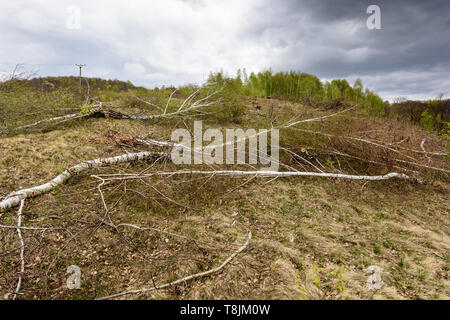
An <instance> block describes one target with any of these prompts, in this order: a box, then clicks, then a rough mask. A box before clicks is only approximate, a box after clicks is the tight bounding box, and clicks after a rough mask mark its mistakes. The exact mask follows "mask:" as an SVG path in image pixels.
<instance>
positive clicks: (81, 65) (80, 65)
mask: <svg viewBox="0 0 450 320" xmlns="http://www.w3.org/2000/svg"><path fill="white" fill-rule="evenodd" d="M76 66H77V67H78V68H80V96H81V69H83V67H85V66H86V65H85V64H76Z"/></svg>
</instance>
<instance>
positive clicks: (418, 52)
mask: <svg viewBox="0 0 450 320" xmlns="http://www.w3.org/2000/svg"><path fill="white" fill-rule="evenodd" d="M371 4H376V5H378V6H379V7H380V9H381V24H382V30H369V29H368V28H367V26H366V21H367V18H368V17H369V15H368V14H367V13H366V10H367V7H368V6H369V5H371ZM278 5H279V2H278V1H268V2H267V3H266V5H265V6H260V7H259V8H258V10H259V12H260V14H261V16H262V17H265V18H260V19H258V22H259V23H258V24H255V25H253V26H252V28H251V32H252V33H253V35H254V36H255V37H257V38H259V39H260V40H261V41H264V38H265V37H266V36H267V35H269V34H270V35H271V39H273V40H274V39H276V42H278V43H288V45H287V46H286V50H285V52H284V54H283V55H282V58H281V59H278V60H277V61H273V64H272V67H274V69H275V70H289V69H300V70H303V71H306V72H310V73H312V74H316V75H318V76H319V77H322V78H336V77H352V78H355V76H359V77H361V78H363V79H364V80H365V82H366V83H368V84H369V86H371V87H372V89H375V90H381V91H383V92H386V93H389V94H388V95H394V94H395V92H396V91H398V92H399V93H401V94H405V93H409V94H423V95H434V94H436V93H438V92H445V93H447V94H449V93H450V92H449V87H448V86H446V85H448V76H447V74H448V73H449V72H450V69H449V62H450V35H449V34H450V32H449V30H450V17H449V15H448V13H449V12H450V1H445V0H443V1H406V0H404V1H375V0H372V1H351V0H341V1H313V0H300V1H288V2H284V6H283V7H277V6H278ZM274 7H277V9H276V10H272V8H274ZM257 16H258V15H257ZM264 22H266V23H264ZM413 74H414V75H416V76H412V75H413ZM401 75H404V76H406V75H408V77H407V78H404V79H398V77H399V76H401ZM383 76H384V77H383ZM417 76H419V77H417ZM421 77H423V78H421ZM435 77H436V78H435ZM380 78H383V80H382V81H380ZM431 83H432V84H433V87H430V84H431ZM405 89H406V90H405ZM411 89H414V91H409V90H411ZM405 91H406V92H405Z"/></svg>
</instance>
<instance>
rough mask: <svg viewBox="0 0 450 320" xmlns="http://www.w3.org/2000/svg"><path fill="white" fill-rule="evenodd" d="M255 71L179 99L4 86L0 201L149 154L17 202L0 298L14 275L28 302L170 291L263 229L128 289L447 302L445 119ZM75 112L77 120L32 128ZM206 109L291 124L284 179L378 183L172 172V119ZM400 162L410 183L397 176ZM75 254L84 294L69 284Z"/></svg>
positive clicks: (241, 119) (130, 90)
mask: <svg viewBox="0 0 450 320" xmlns="http://www.w3.org/2000/svg"><path fill="white" fill-rule="evenodd" d="M255 77H256V78H257V76H256V75H255ZM311 77H312V76H311ZM249 78H250V79H242V83H241V85H240V86H239V85H238V86H236V79H231V80H230V79H228V80H227V79H225V80H224V79H218V77H217V75H216V76H215V78H212V79H210V82H209V84H207V85H206V86H205V87H202V88H198V87H195V86H185V87H180V88H178V90H177V91H176V92H174V88H169V89H167V88H162V89H158V90H148V89H145V88H137V87H134V86H133V85H132V84H129V83H126V82H117V83H113V82H107V81H101V80H98V79H97V80H95V81H93V80H89V95H87V86H85V87H83V94H82V96H79V95H78V92H77V91H78V87H77V86H76V81H75V80H76V79H75V78H74V79H72V80H67V79H56V78H49V79H46V80H42V79H41V80H39V81H38V80H34V82H33V81H28V82H21V81H17V82H12V83H4V84H3V85H2V86H1V88H0V92H1V93H0V96H1V100H0V106H1V108H2V109H1V113H0V116H1V120H0V128H1V129H3V133H2V134H0V146H1V148H0V201H5V200H7V199H8V198H11V197H12V196H14V195H11V193H12V192H15V191H18V190H21V189H24V188H30V187H33V186H38V185H41V184H43V183H46V182H48V181H50V180H52V179H53V178H55V177H56V176H57V175H59V174H64V172H65V170H66V169H68V168H71V167H73V166H75V165H77V164H79V163H82V162H84V161H87V160H93V159H99V158H110V157H115V156H120V155H130V154H134V153H138V152H152V153H154V154H153V156H151V157H147V158H145V160H142V161H133V162H124V163H116V164H113V165H104V166H101V167H99V168H91V169H90V170H86V171H83V172H81V173H80V174H74V175H73V176H70V179H68V180H67V181H66V182H65V183H64V184H61V185H58V186H55V187H54V188H51V190H50V191H49V192H45V193H43V194H39V195H38V194H33V195H32V196H30V197H27V198H26V199H24V201H23V202H22V204H23V206H18V205H17V206H14V207H12V208H5V209H4V210H3V212H2V213H0V235H1V237H2V239H4V241H2V243H1V249H0V265H1V271H0V273H1V275H2V276H1V277H0V297H3V298H4V299H10V298H12V296H13V295H14V293H15V292H16V287H17V280H18V278H21V286H20V293H19V296H18V297H19V298H20V299H38V298H39V299H94V298H102V297H105V296H109V295H113V294H116V293H120V292H124V291H129V290H138V289H142V288H152V287H154V286H155V287H158V286H160V285H162V284H165V283H169V284H170V283H171V282H173V281H176V280H178V279H181V278H183V277H186V276H189V275H193V274H198V273H201V272H205V271H208V270H210V271H214V268H216V267H219V266H220V265H221V264H222V263H223V262H224V261H226V260H227V258H228V257H230V256H231V255H232V254H233V253H235V252H237V251H236V250H238V249H239V248H241V247H242V246H243V245H244V244H245V243H246V241H247V234H248V233H249V232H250V233H251V241H250V242H249V244H248V246H245V248H244V250H243V251H241V252H239V253H238V254H237V255H236V256H234V257H233V259H232V260H231V261H230V262H229V263H227V264H226V265H225V266H224V267H223V268H222V269H220V270H218V271H217V272H212V273H211V274H208V275H206V276H204V277H203V276H202V277H198V278H194V279H192V280H191V279H189V280H186V281H182V282H181V283H178V284H176V285H169V286H168V287H167V288H164V289H160V290H153V289H152V290H149V292H146V293H142V292H141V293H131V294H126V295H123V296H120V298H140V299H150V298H152V299H153V298H160V299H370V298H373V299H450V278H449V272H450V261H449V258H450V257H449V252H450V233H449V230H450V225H449V221H450V220H449V213H450V207H449V205H448V194H449V190H450V189H449V188H450V184H449V183H450V181H449V176H448V174H449V170H450V163H449V161H448V160H449V157H448V135H446V132H445V130H444V129H442V128H434V129H439V130H433V128H427V130H425V129H424V128H423V127H421V126H420V120H419V123H417V124H415V123H412V122H411V121H409V120H406V119H404V118H403V117H387V116H381V115H379V114H374V112H372V111H373V110H375V109H374V108H372V107H374V106H375V107H376V108H378V107H380V106H381V105H380V104H379V101H378V98H374V97H375V94H373V93H371V92H369V91H365V93H364V91H363V90H362V88H361V90H360V91H358V90H356V89H357V87H349V88H351V89H352V90H353V89H354V91H351V90H350V89H349V88H347V87H346V85H345V84H343V83H342V82H335V83H334V84H333V85H331V84H329V86H328V87H325V88H328V91H327V90H325V91H323V92H322V91H321V90H322V89H323V87H322V85H320V86H321V87H320V88H322V89H320V88H319V87H318V84H317V83H316V82H315V81H312V80H311V82H310V83H311V86H312V87H317V95H315V94H311V91H309V89H308V88H310V87H300V86H299V87H298V88H297V89H298V91H296V90H294V89H293V85H290V84H289V83H288V82H287V83H288V84H287V85H286V87H284V88H291V89H290V90H291V91H284V92H285V93H286V94H285V95H284V94H281V93H280V94H276V92H274V91H271V93H270V94H268V93H267V92H265V91H262V89H261V88H263V87H266V85H267V83H266V82H265V83H263V84H260V85H261V86H260V87H258V84H257V82H256V80H251V77H249ZM300 78H301V79H304V78H307V79H312V78H309V75H308V76H307V75H302V76H299V79H300ZM261 79H262V78H261ZM274 79H276V77H275V76H274ZM292 79H294V80H292V81H293V82H292V83H296V82H295V81H297V80H298V79H297V78H295V76H294V75H292ZM65 81H66V82H65ZM70 81H72V82H73V83H72V84H70V85H69V84H68V83H69V82H70ZM74 81H75V82H74ZM252 81H254V82H253V85H251V83H252ZM280 81H281V80H280ZM273 83H275V82H272V84H273ZM303 83H304V82H302V84H303ZM347 85H348V84H347ZM43 88H44V89H43ZM258 88H259V89H258ZM273 88H274V87H272V86H270V90H274V89H273ZM280 88H282V87H279V89H277V90H278V92H282V89H280ZM336 88H340V89H339V92H341V89H342V92H341V93H342V94H341V93H339V94H338V93H337V92H338V91H336V90H337V89H336ZM355 88H356V89H355ZM250 89H251V90H250ZM303 89H304V90H303ZM288 92H289V94H288ZM327 92H331V93H330V94H331V96H329V97H326V98H323V97H322V96H321V95H327V94H328V93H327ZM333 92H334V93H333ZM355 92H356V93H358V94H360V95H359V96H358V95H356V94H355ZM344 93H345V94H344ZM336 95H338V96H336ZM361 99H363V101H364V103H362V104H361V102H360V101H361ZM371 101H372V102H371ZM373 101H375V102H373ZM100 102H101V103H100ZM381 102H382V100H381ZM382 103H383V102H382ZM199 106H200V107H199ZM383 108H384V104H383ZM184 110H186V112H183V111H184ZM376 110H378V109H376ZM383 110H384V109H383ZM445 110H446V109H445V108H444V111H445ZM422 112H423V111H422ZM71 114H75V115H80V116H79V117H78V116H77V117H76V118H67V119H64V121H60V120H57V121H50V122H40V123H38V124H36V125H33V126H31V127H29V128H20V127H23V126H25V125H30V124H33V123H36V122H37V121H42V120H45V119H49V118H54V117H57V118H58V119H59V118H60V117H65V116H67V115H71ZM144 116H146V117H147V118H146V119H144ZM436 117H437V115H436ZM436 117H435V118H434V119H436ZM311 119H313V120H311ZM195 120H203V128H204V129H208V128H211V129H212V128H214V129H218V130H219V131H225V129H232V128H243V129H249V128H254V129H257V130H259V129H270V128H279V130H280V163H281V165H280V168H279V170H280V171H281V172H308V173H314V174H321V173H325V174H333V175H336V176H338V175H343V176H348V175H350V176H353V177H366V178H361V180H355V179H348V178H346V177H341V178H336V177H335V176H332V177H327V176H314V175H312V176H290V177H285V176H270V177H267V176H265V175H263V174H258V173H254V174H249V175H239V174H237V173H236V172H237V171H238V170H239V171H252V172H255V171H259V169H260V167H258V165H253V164H226V165H219V164H214V165H208V164H203V165H195V166H188V165H177V164H174V163H172V162H171V161H170V158H169V157H168V156H167V154H168V153H170V151H171V150H170V148H169V149H168V148H167V147H165V146H164V145H162V144H161V143H160V144H159V145H157V144H153V145H151V144H150V145H149V141H150V142H151V141H159V142H167V141H170V140H171V134H172V133H173V131H174V130H175V129H177V128H187V129H188V130H189V131H190V132H193V131H194V121H195ZM305 120H308V121H305ZM445 121H448V120H445ZM293 123H296V124H295V125H294V124H293ZM172 147H173V146H172ZM249 148H250V146H249V145H248V144H247V145H246V150H249ZM155 155H156V156H155ZM180 170H197V171H199V170H202V171H210V173H209V174H205V175H203V174H202V175H200V174H199V175H197V174H195V173H186V174H174V172H178V171H180ZM218 170H233V171H234V174H229V175H220V174H217V171H218ZM69 172H70V170H69ZM161 172H165V173H166V174H165V175H161ZM393 172H395V173H399V174H402V175H401V176H402V177H403V176H407V177H408V179H403V178H399V179H397V178H395V177H394V178H392V179H391V178H386V176H385V175H386V174H389V173H393ZM368 176H370V177H385V178H386V179H385V178H383V180H380V181H372V180H370V179H367V177H368ZM119 178H120V179H119ZM358 179H359V178H358ZM445 199H447V200H445ZM20 208H21V209H20ZM18 212H20V213H21V217H22V220H21V223H22V227H23V229H22V230H21V232H22V233H21V237H22V238H23V239H22V240H23V243H24V245H21V244H20V241H19V240H20V237H18V234H17V229H18V228H17V225H18V216H17V214H18ZM14 226H16V227H14ZM21 248H24V250H23V262H24V264H23V272H20V270H21V262H22V259H21V254H20V253H21ZM72 265H75V266H78V267H79V268H80V270H81V279H82V280H81V281H82V282H81V283H82V285H81V288H80V289H79V290H68V289H67V287H66V281H67V277H68V275H67V268H68V267H69V266H72ZM370 266H377V267H379V268H380V270H381V274H380V275H381V281H382V282H381V288H380V289H379V290H377V291H373V290H369V289H368V288H367V286H366V281H367V279H368V277H369V276H370V275H369V274H367V269H368V268H369V267H370Z"/></svg>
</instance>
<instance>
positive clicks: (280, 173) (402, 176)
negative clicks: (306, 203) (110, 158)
mask: <svg viewBox="0 0 450 320" xmlns="http://www.w3.org/2000/svg"><path fill="white" fill-rule="evenodd" d="M182 174H184V175H186V174H200V175H207V174H213V175H228V176H230V175H256V176H258V175H259V176H263V177H294V176H302V177H323V178H338V179H349V180H366V181H382V180H389V179H393V178H397V179H402V180H407V181H410V182H413V183H421V184H424V183H425V181H424V180H422V179H418V178H414V177H410V176H408V175H406V174H404V173H398V172H391V173H388V174H385V175H378V176H363V175H361V176H360V175H351V174H343V173H326V172H302V171H294V172H292V171H265V170H260V171H250V170H249V171H246V170H204V171H202V170H180V171H163V172H154V173H148V174H143V175H122V176H121V175H114V176H110V177H108V175H99V176H101V177H105V180H128V179H142V178H144V177H151V176H157V175H182Z"/></svg>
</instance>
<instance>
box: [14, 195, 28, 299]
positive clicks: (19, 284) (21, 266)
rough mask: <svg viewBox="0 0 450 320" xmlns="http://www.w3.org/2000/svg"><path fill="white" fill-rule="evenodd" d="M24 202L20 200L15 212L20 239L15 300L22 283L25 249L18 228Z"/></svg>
mask: <svg viewBox="0 0 450 320" xmlns="http://www.w3.org/2000/svg"><path fill="white" fill-rule="evenodd" d="M24 204H25V200H22V201H21V202H20V207H19V211H18V212H17V235H18V236H19V241H20V274H19V280H18V281H17V287H16V291H15V292H14V296H13V300H16V298H17V295H18V294H19V291H20V287H21V285H22V275H23V273H24V271H25V260H24V258H23V254H24V251H25V243H24V242H23V238H22V231H21V230H20V228H21V226H22V211H23V206H24Z"/></svg>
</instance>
